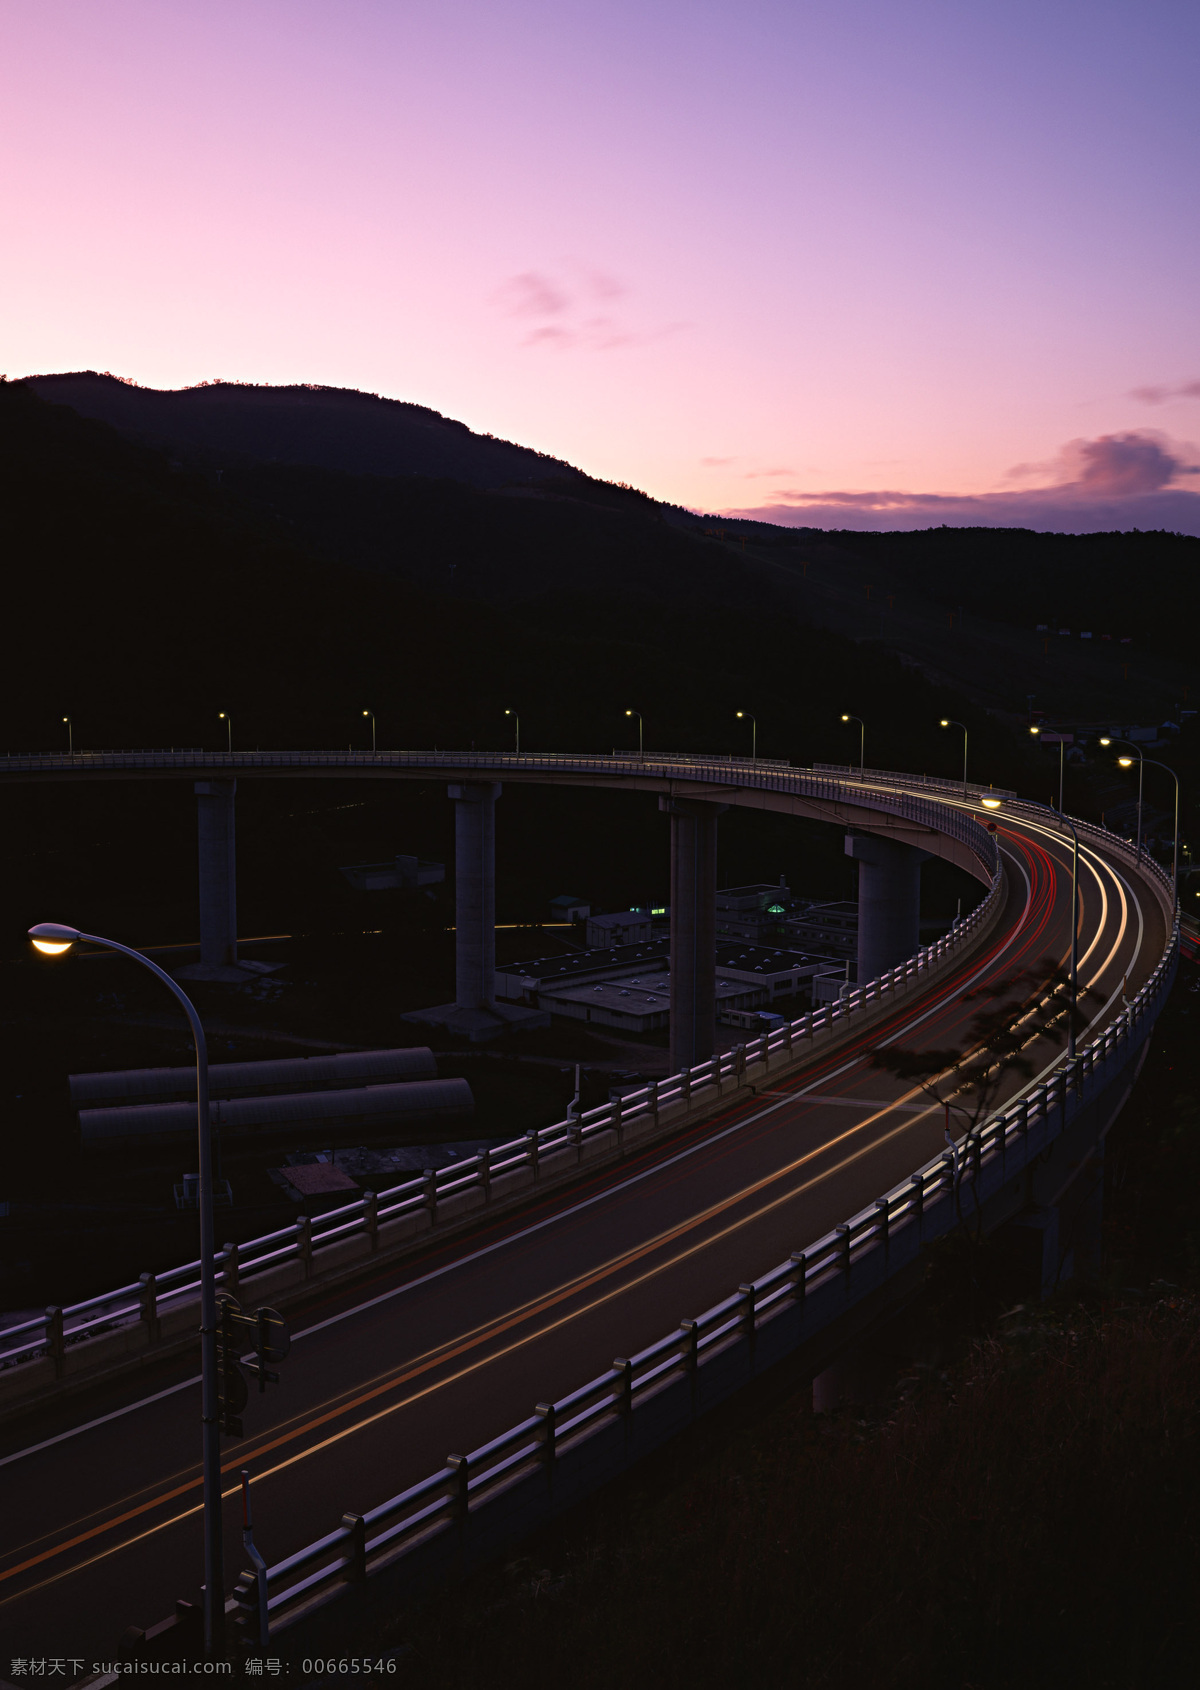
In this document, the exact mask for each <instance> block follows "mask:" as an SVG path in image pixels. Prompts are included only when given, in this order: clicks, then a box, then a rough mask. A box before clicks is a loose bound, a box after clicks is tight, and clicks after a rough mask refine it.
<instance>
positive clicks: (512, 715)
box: [504, 710, 521, 757]
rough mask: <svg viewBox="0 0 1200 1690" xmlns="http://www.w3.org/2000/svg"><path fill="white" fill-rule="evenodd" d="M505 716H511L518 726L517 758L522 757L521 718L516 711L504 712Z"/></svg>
mask: <svg viewBox="0 0 1200 1690" xmlns="http://www.w3.org/2000/svg"><path fill="white" fill-rule="evenodd" d="M504 714H505V715H506V716H511V717H512V719H513V722H514V724H515V725H516V730H517V756H518V757H519V756H520V755H521V718H520V717H519V716H518V715H517V713H516V711H515V710H506V711H505V712H504Z"/></svg>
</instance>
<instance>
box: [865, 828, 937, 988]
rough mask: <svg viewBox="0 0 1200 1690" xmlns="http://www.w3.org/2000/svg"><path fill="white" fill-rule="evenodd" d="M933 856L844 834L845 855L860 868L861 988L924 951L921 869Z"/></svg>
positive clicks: (871, 836) (885, 841)
mask: <svg viewBox="0 0 1200 1690" xmlns="http://www.w3.org/2000/svg"><path fill="white" fill-rule="evenodd" d="M929 854H930V853H929V852H928V851H921V850H919V849H918V848H917V847H916V846H915V845H902V844H900V843H899V842H898V841H897V840H894V839H881V838H880V837H879V836H878V835H877V834H873V833H848V834H847V835H846V855H847V856H848V857H853V858H854V860H855V862H856V863H857V864H858V982H859V985H865V984H866V982H867V981H868V980H875V979H877V978H878V976H879V975H881V974H887V973H889V972H890V971H891V970H892V969H893V968H895V967H896V965H897V964H898V963H901V962H906V961H907V960H908V958H909V957H910V956H913V955H915V953H916V952H917V951H918V950H919V949H920V948H921V864H922V863H923V862H925V861H926V859H927V858H928V856H929Z"/></svg>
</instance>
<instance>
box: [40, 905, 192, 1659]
mask: <svg viewBox="0 0 1200 1690" xmlns="http://www.w3.org/2000/svg"><path fill="white" fill-rule="evenodd" d="M29 937H30V938H31V939H32V940H33V944H34V949H35V950H39V951H41V952H42V953H43V954H44V955H46V956H61V955H62V954H63V953H64V952H65V951H69V950H70V948H71V946H72V945H74V944H77V943H79V944H85V945H101V946H103V948H104V949H105V950H109V951H118V952H120V954H121V955H122V956H125V957H129V958H130V959H131V960H132V961H133V962H138V963H141V965H142V967H143V968H148V969H149V970H150V972H151V974H153V975H154V976H155V977H156V978H157V979H158V980H161V982H162V984H163V985H164V986H165V987H166V988H167V990H168V991H169V992H172V993H173V994H174V996H175V997H176V998H177V999H178V1000H179V1003H180V1004H181V1006H182V1008H183V1012H184V1014H185V1015H186V1016H187V1018H188V1024H189V1026H190V1027H191V1029H192V1041H193V1043H194V1045H195V1047H196V1139H197V1151H198V1157H199V1172H200V1180H199V1184H200V1193H199V1197H200V1202H199V1210H200V1370H201V1405H200V1416H201V1421H202V1424H203V1428H204V1648H205V1653H206V1655H208V1656H209V1657H210V1658H213V1657H218V1658H219V1657H220V1656H221V1655H222V1654H223V1652H224V1633H225V1573H224V1566H223V1556H222V1552H221V1426H220V1421H219V1419H218V1400H217V1276H216V1260H215V1245H214V1242H213V1236H214V1235H213V1191H212V1122H211V1118H210V1114H209V1107H208V1046H207V1044H206V1042H205V1038H204V1028H203V1026H202V1025H201V1022H200V1017H199V1015H198V1014H197V1013H196V1008H195V1005H194V1004H193V1003H192V1001H191V999H190V998H188V997H186V996H185V995H184V993H183V992H182V991H180V989H179V987H178V986H177V985H176V984H175V981H174V980H172V978H171V976H170V975H169V974H167V973H165V972H164V971H163V969H161V968H159V966H158V964H157V963H154V962H151V961H150V959H149V957H145V956H143V955H142V953H141V952H140V951H133V950H130V948H129V947H128V945H118V944H117V942H116V940H115V939H100V938H97V936H96V935H95V934H94V933H81V932H80V931H79V929H78V928H76V927H63V926H61V925H60V924H59V923H57V922H53V921H43V922H40V923H39V924H38V926H36V927H31V928H30V929H29Z"/></svg>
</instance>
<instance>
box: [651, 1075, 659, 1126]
mask: <svg viewBox="0 0 1200 1690" xmlns="http://www.w3.org/2000/svg"><path fill="white" fill-rule="evenodd" d="M650 1113H651V1114H652V1115H653V1116H654V1119H655V1122H656V1123H657V1121H658V1081H657V1080H651V1082H650Z"/></svg>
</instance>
